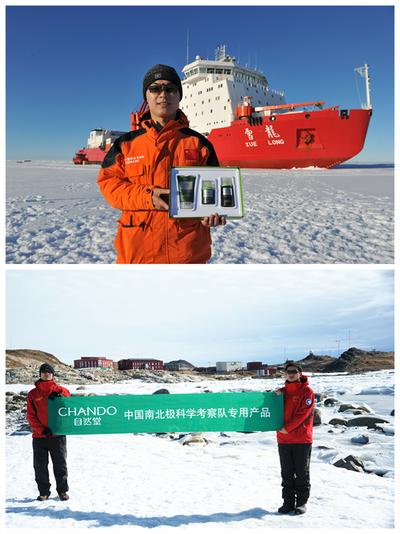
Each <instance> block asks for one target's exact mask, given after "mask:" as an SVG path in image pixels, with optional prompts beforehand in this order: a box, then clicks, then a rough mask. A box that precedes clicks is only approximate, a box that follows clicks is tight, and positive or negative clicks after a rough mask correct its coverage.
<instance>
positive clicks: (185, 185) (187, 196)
mask: <svg viewBox="0 0 400 534" xmlns="http://www.w3.org/2000/svg"><path fill="white" fill-rule="evenodd" d="M177 180H178V189H179V204H180V207H181V209H193V202H194V185H195V182H196V176H193V175H183V174H180V175H178V176H177Z"/></svg>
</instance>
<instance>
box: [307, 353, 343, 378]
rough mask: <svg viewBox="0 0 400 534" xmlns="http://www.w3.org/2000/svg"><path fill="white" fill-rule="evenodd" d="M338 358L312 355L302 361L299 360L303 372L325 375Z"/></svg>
mask: <svg viewBox="0 0 400 534" xmlns="http://www.w3.org/2000/svg"><path fill="white" fill-rule="evenodd" d="M336 360H337V358H335V357H334V356H317V355H315V354H312V353H310V354H309V355H308V356H306V357H305V358H303V359H302V360H298V362H297V363H299V364H300V365H301V366H302V368H303V370H304V371H305V372H308V373H323V372H325V369H326V367H327V366H328V365H329V364H331V363H333V362H335V361H336Z"/></svg>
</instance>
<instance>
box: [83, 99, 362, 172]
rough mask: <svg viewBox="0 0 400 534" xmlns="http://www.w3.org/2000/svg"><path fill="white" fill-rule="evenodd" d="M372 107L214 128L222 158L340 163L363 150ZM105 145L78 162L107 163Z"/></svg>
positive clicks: (228, 162) (230, 161)
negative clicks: (369, 108)
mask: <svg viewBox="0 0 400 534" xmlns="http://www.w3.org/2000/svg"><path fill="white" fill-rule="evenodd" d="M371 114H372V111H371V110H364V109H352V110H338V109H336V108H328V109H322V110H318V111H309V112H305V111H302V112H293V113H281V114H274V115H271V116H264V117H254V116H251V117H246V118H244V119H238V120H235V121H233V122H232V123H231V125H230V126H228V127H225V128H216V129H214V130H212V131H211V132H210V135H209V136H208V139H209V141H211V143H212V144H213V145H214V148H215V151H216V153H217V156H218V159H219V162H220V164H221V165H225V166H239V167H245V168H246V167H247V168H262V169H292V168H304V167H325V168H329V167H334V166H335V165H339V164H340V163H343V162H344V161H346V160H349V159H350V158H352V157H354V156H355V155H356V154H358V153H359V152H360V151H361V150H362V148H363V146H364V141H365V136H366V134H367V130H368V125H369V121H370V117H371ZM106 153H107V150H103V149H102V148H84V149H82V150H78V152H77V153H76V154H75V157H74V158H73V162H74V163H75V164H77V165H79V164H83V165H85V164H91V163H97V164H101V163H102V162H103V159H104V157H105V155H106Z"/></svg>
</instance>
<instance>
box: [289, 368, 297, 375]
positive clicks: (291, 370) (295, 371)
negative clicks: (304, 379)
mask: <svg viewBox="0 0 400 534" xmlns="http://www.w3.org/2000/svg"><path fill="white" fill-rule="evenodd" d="M298 372H299V371H298V369H288V370H287V371H286V374H288V375H297V373H298Z"/></svg>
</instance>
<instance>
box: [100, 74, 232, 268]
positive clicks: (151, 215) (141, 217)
mask: <svg viewBox="0 0 400 534" xmlns="http://www.w3.org/2000/svg"><path fill="white" fill-rule="evenodd" d="M143 97H144V98H145V100H147V104H148V107H149V110H148V111H147V112H146V113H145V114H144V115H143V116H142V118H141V120H140V124H139V129H138V130H135V131H132V132H129V133H127V134H124V135H122V136H121V137H119V138H118V139H117V140H116V141H115V142H114V144H113V146H112V148H111V149H110V150H109V152H108V153H107V155H106V157H105V158H104V161H103V164H102V168H101V170H100V173H99V177H98V184H99V187H100V190H101V192H102V194H103V195H104V197H105V198H106V200H107V201H108V202H109V204H110V205H111V206H112V207H114V208H119V209H120V210H122V215H121V218H120V219H119V221H118V222H119V225H118V232H117V236H116V238H115V241H114V244H115V248H116V250H117V263H206V262H207V261H208V260H209V259H210V257H211V236H210V227H212V226H218V225H219V224H222V225H224V224H225V222H226V221H225V218H224V217H219V216H218V214H214V215H212V216H210V217H205V218H204V219H202V220H197V219H169V217H168V194H169V174H170V169H171V167H177V166H201V165H210V166H218V165H219V163H218V159H217V156H216V154H215V151H214V148H213V146H212V144H211V143H210V142H209V141H208V140H207V139H206V138H205V137H204V136H202V135H201V134H199V133H197V132H195V131H194V130H191V129H190V128H189V123H188V120H187V118H186V116H185V115H184V114H183V112H182V111H181V110H180V109H179V102H180V100H181V99H182V84H181V81H180V78H179V76H178V74H177V72H176V71H175V69H173V68H172V67H169V66H168V65H155V66H154V67H152V68H151V69H150V70H149V71H148V72H147V73H146V75H145V77H144V80H143Z"/></svg>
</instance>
